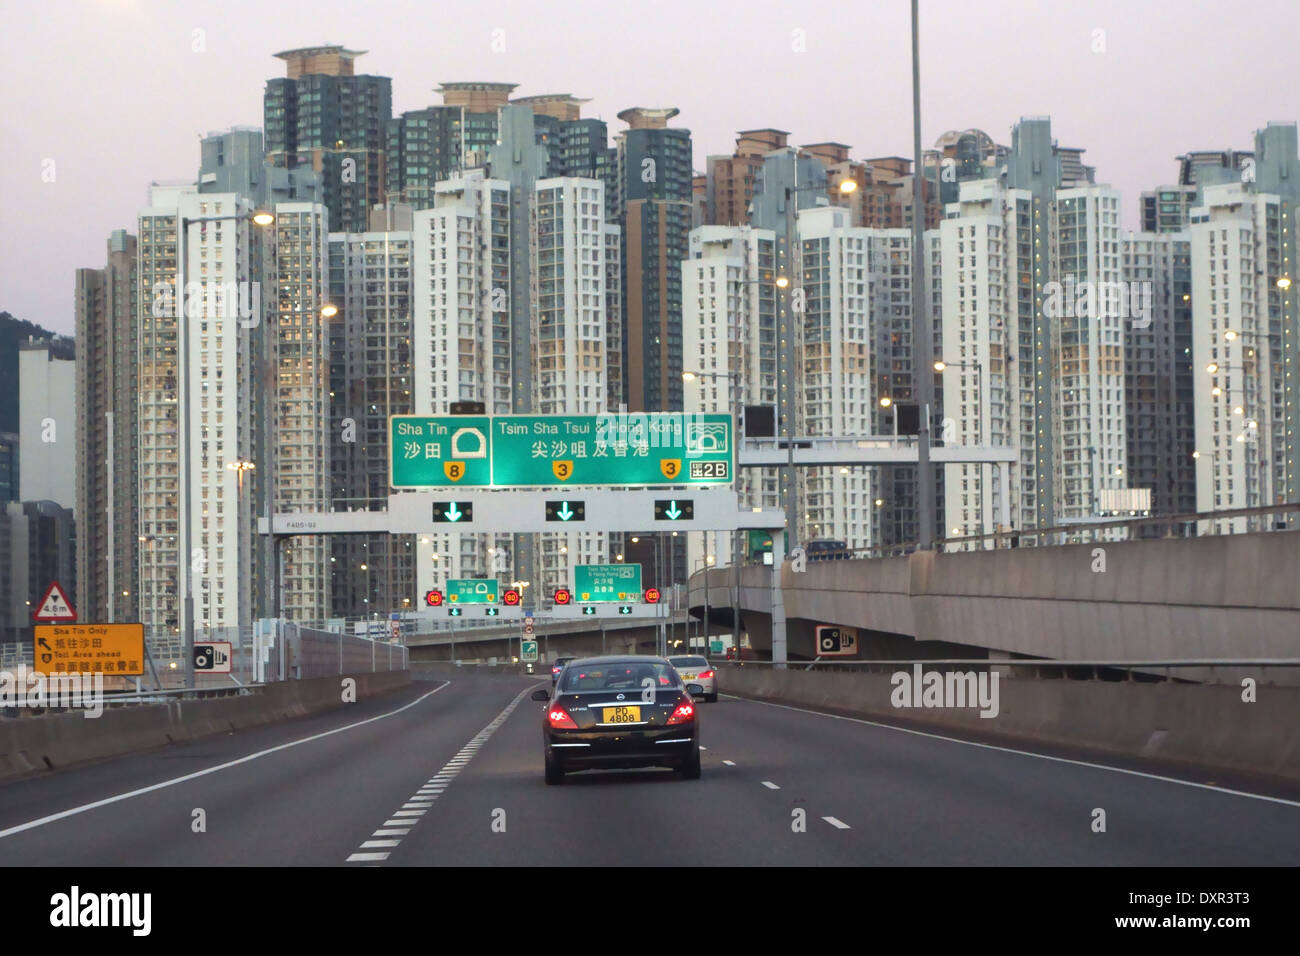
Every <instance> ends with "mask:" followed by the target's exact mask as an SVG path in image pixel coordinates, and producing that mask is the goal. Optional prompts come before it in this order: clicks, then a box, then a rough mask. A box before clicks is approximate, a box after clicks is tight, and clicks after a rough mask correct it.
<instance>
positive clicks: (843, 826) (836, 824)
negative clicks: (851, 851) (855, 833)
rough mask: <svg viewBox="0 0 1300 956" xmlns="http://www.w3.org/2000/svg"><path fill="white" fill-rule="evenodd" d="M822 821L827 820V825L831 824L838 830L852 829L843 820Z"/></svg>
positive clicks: (829, 819)
mask: <svg viewBox="0 0 1300 956" xmlns="http://www.w3.org/2000/svg"><path fill="white" fill-rule="evenodd" d="M822 819H823V820H825V821H826V822H827V823H829V824H830V825H831V826H833V827H835V828H836V829H837V830H848V829H851V827H850V826H849V825H848V824H847V823H845V822H844V821H843V820H836V819H835V818H834V817H822Z"/></svg>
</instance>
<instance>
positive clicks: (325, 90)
mask: <svg viewBox="0 0 1300 956" xmlns="http://www.w3.org/2000/svg"><path fill="white" fill-rule="evenodd" d="M364 52H365V51H364V50H348V49H345V48H344V47H341V46H320V47H304V48H302V49H297V50H285V51H284V52H282V53H277V54H275V56H276V57H277V58H278V59H281V60H283V61H284V62H285V68H286V75H285V76H284V77H277V78H274V79H271V80H267V83H266V91H265V94H264V96H263V113H264V117H265V124H266V155H267V158H268V159H270V160H271V162H272V164H273V165H276V166H281V167H285V168H288V169H296V168H299V167H308V168H310V169H312V170H314V171H315V172H317V173H319V174H320V176H321V182H322V186H323V189H324V196H323V201H324V203H325V205H326V206H327V207H328V208H329V211H330V217H331V221H332V222H334V223H335V227H336V228H338V229H340V230H342V231H346V232H364V231H365V230H366V227H367V218H368V215H369V210H370V208H371V206H374V205H379V204H382V203H383V202H384V186H385V173H384V168H385V149H386V147H387V145H388V123H389V120H390V119H392V115H393V104H392V99H393V91H392V80H391V79H389V78H388V77H386V76H369V75H360V74H357V73H356V72H355V61H356V59H357V57H359V56H361V55H362V54H363V53H364Z"/></svg>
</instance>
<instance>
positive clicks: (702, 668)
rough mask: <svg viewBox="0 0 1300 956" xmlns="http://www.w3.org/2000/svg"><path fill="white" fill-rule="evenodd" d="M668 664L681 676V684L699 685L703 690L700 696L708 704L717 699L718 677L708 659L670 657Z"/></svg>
mask: <svg viewBox="0 0 1300 956" xmlns="http://www.w3.org/2000/svg"><path fill="white" fill-rule="evenodd" d="M668 663H670V664H672V665H673V668H674V669H675V670H676V671H677V673H678V674H680V675H682V683H683V684H699V685H700V686H701V687H703V688H704V693H703V694H702V695H701V696H703V697H704V699H705V700H707V701H709V702H710V703H713V702H715V701H716V700H717V699H718V675H717V671H715V670H714V669H713V665H712V664H710V663H709V661H708V658H705V657H698V656H691V657H670V658H668Z"/></svg>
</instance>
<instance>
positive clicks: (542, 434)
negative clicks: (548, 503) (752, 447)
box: [492, 412, 735, 488]
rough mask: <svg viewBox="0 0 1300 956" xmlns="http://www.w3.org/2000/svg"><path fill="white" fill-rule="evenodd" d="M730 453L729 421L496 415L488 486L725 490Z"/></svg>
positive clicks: (659, 415) (662, 415)
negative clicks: (698, 487)
mask: <svg viewBox="0 0 1300 956" xmlns="http://www.w3.org/2000/svg"><path fill="white" fill-rule="evenodd" d="M734 450H735V444H734V441H733V435H732V421H731V416H730V415H687V414H685V413H682V412H653V413H642V414H609V415H586V416H583V415H498V416H496V417H494V418H493V419H492V484H493V485H494V486H496V487H501V488H510V487H554V486H557V485H605V486H616V487H617V486H629V485H727V484H731V482H732V480H733V478H734V476H735V461H734Z"/></svg>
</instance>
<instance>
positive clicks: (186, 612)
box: [176, 210, 275, 688]
mask: <svg viewBox="0 0 1300 956" xmlns="http://www.w3.org/2000/svg"><path fill="white" fill-rule="evenodd" d="M177 218H178V222H177V236H176V240H177V241H176V245H177V256H176V265H177V274H176V292H177V296H176V312H177V314H176V331H177V334H178V336H179V338H180V343H179V344H180V348H179V350H178V354H179V356H180V366H181V367H180V375H178V376H177V386H178V388H179V391H180V402H179V405H180V408H179V410H178V417H179V419H180V422H179V423H178V424H179V426H180V427H182V428H184V433H183V435H184V437H183V438H181V440H180V443H179V444H180V459H181V462H180V465H181V498H180V503H181V504H183V506H184V507H183V509H182V511H181V512H180V513H179V514H178V515H177V522H176V523H177V526H178V527H177V532H178V534H177V557H178V558H179V564H180V571H181V582H182V585H181V595H182V597H181V609H182V610H181V627H182V643H183V645H184V649H185V650H184V653H185V686H186V687H187V688H192V687H193V686H194V555H193V550H194V549H193V540H194V538H193V508H194V501H193V489H192V488H191V477H190V458H191V455H192V450H193V433H194V429H193V427H192V423H191V421H190V413H191V395H190V384H191V375H190V323H189V318H190V314H189V313H190V308H189V297H188V295H186V289H187V286H188V285H189V247H190V243H189V227H190V226H193V225H197V224H201V223H209V222H228V221H247V222H252V223H253V224H254V225H257V226H267V225H270V224H271V223H272V222H274V221H275V217H274V216H272V215H271V214H270V213H268V212H261V211H257V210H245V211H243V212H234V213H230V214H229V215H219V216H178V217H177ZM250 299H251V297H250ZM258 318H259V321H260V319H261V317H260V316H259V317H258ZM181 514H183V515H184V518H183V520H182V518H181ZM182 542H183V544H182Z"/></svg>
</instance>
